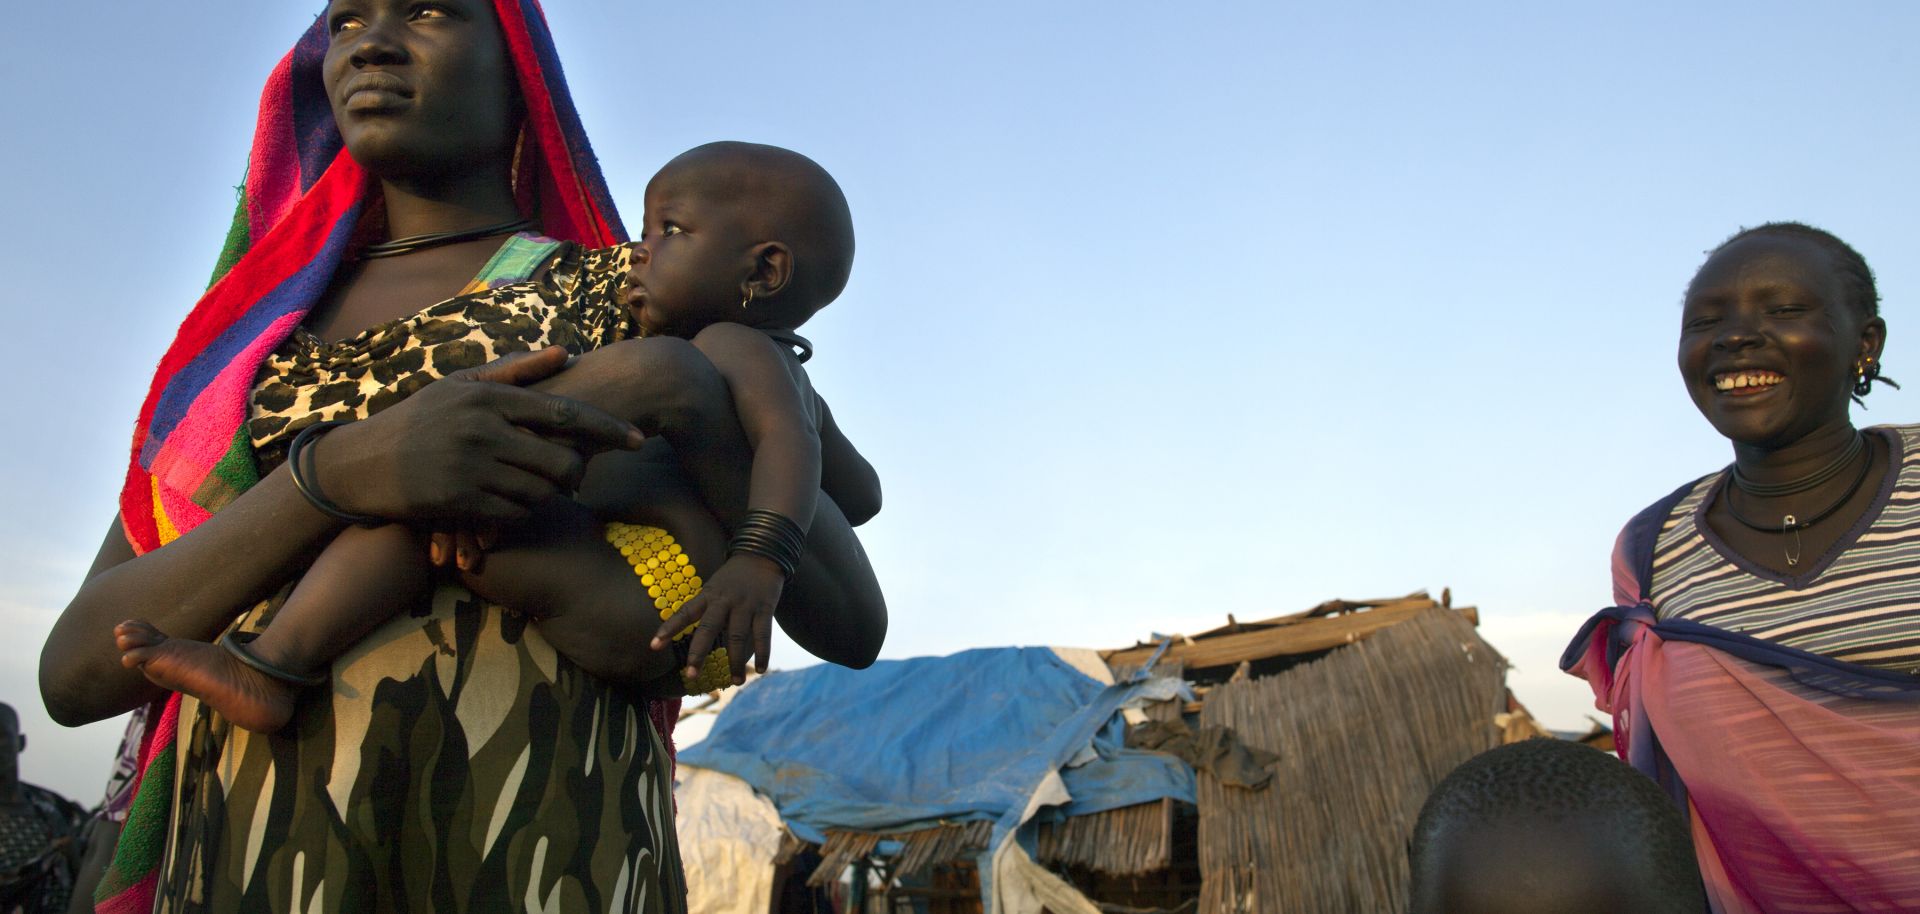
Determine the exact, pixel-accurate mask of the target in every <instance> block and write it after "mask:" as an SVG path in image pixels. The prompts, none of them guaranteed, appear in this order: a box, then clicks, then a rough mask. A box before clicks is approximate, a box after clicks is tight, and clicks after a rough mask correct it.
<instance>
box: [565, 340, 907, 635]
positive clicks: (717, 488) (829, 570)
mask: <svg viewBox="0 0 1920 914" xmlns="http://www.w3.org/2000/svg"><path fill="white" fill-rule="evenodd" d="M535 389H536V390H542V391H548V392H551V393H557V394H560V395H562V396H565V397H569V398H573V399H576V400H580V401H583V402H588V403H593V404H595V405H597V406H599V407H601V408H602V409H605V410H607V411H608V412H610V413H613V414H614V415H617V416H621V417H624V418H632V419H634V421H635V424H637V425H639V426H640V428H641V429H642V430H643V431H646V432H649V433H654V434H658V435H660V436H661V437H662V438H665V439H666V441H667V443H668V444H669V445H671V446H672V454H673V456H675V457H676V458H677V463H678V464H679V469H680V470H681V471H682V472H683V473H684V474H685V475H686V477H687V478H688V479H690V480H691V481H692V483H693V486H694V488H695V490H696V491H697V492H699V494H700V498H701V500H702V501H704V502H705V503H706V504H707V507H708V508H709V509H711V510H712V512H713V514H714V516H715V517H716V518H717V519H718V520H719V521H720V524H721V526H723V527H725V528H727V529H729V530H730V529H733V528H734V527H736V526H738V525H739V523H740V521H741V519H742V518H743V517H744V516H745V515H746V512H747V500H748V491H749V489H750V483H751V467H752V466H753V449H752V447H750V446H749V445H748V443H747V438H746V433H745V432H744V431H743V430H742V429H741V425H740V419H739V418H738V416H736V415H735V412H734V404H733V398H732V394H731V392H730V391H729V390H728V388H727V383H726V381H725V379H723V378H722V377H721V376H720V372H719V371H718V370H717V369H715V368H714V366H713V363H712V362H711V361H709V360H708V359H707V357H706V356H705V355H703V354H702V353H701V352H700V351H699V350H698V349H696V348H694V346H693V344H692V343H689V342H687V341H686V340H681V339H675V338H673V337H649V338H646V339H640V340H627V341H625V342H622V343H616V344H614V345H612V346H607V347H604V348H601V349H598V350H595V351H594V352H592V353H589V355H588V356H582V357H581V359H580V360H579V362H578V363H577V364H576V365H575V366H574V367H573V368H572V369H569V370H568V371H567V372H566V373H565V374H562V375H560V376H558V377H555V378H553V379H551V380H549V381H545V382H542V383H541V384H539V385H536V387H535ZM594 469H595V472H593V473H590V474H589V476H588V479H587V482H586V484H585V485H583V487H582V491H581V496H582V500H583V501H585V502H587V503H588V504H590V505H591V504H619V503H621V502H620V500H619V496H618V495H611V496H604V497H603V496H598V495H595V494H594V493H593V492H591V491H590V490H597V489H601V488H602V483H601V482H600V480H596V479H595V477H596V476H598V477H601V478H602V479H604V478H605V476H604V475H603V474H602V473H601V472H600V471H599V470H598V468H597V467H596V468H594ZM606 484H607V485H610V486H612V487H613V488H619V487H621V486H622V485H623V481H621V480H609V481H608V482H607V483H606ZM806 526H807V545H806V552H805V553H804V554H803V555H802V556H801V559H800V567H799V569H798V570H797V571H796V572H795V573H794V575H793V577H792V578H790V579H788V581H787V585H786V587H785V589H784V590H782V592H781V595H780V605H779V609H778V610H777V612H776V615H775V619H776V621H778V622H779V623H780V627H781V628H783V629H785V630H786V632H787V634H788V635H789V636H791V637H792V638H793V640H794V641H796V642H798V643H799V645H800V646H801V647H803V648H805V649H806V650H807V651H808V652H809V653H811V654H813V655H814V656H816V657H819V658H820V659H822V660H826V661H829V662H832V663H837V664H840V665H842V666H848V667H853V668H855V669H862V668H865V667H867V666H870V665H872V664H873V661H874V659H875V658H876V657H878V656H879V653H880V646H881V644H882V643H883V642H884V641H885V640H886V634H887V606H886V600H885V599H884V598H883V597H882V596H881V593H880V585H879V582H878V581H877V580H876V579H875V577H874V574H873V567H872V565H871V564H870V563H869V562H868V561H867V554H866V551H865V550H864V549H862V548H861V547H860V540H859V538H857V537H856V536H854V533H853V527H852V526H851V525H850V524H848V523H847V518H846V515H845V514H843V513H841V511H840V508H839V506H838V505H835V504H834V503H833V500H832V499H831V498H828V497H826V496H824V495H822V496H818V497H816V498H815V499H814V509H813V517H812V519H811V522H810V523H808V524H807V525H806ZM693 637H694V638H705V639H706V640H707V642H708V645H711V643H712V641H713V640H714V633H713V630H712V629H710V628H707V627H702V628H700V629H699V630H698V632H697V633H696V634H695V635H694V636H693ZM728 638H729V640H728V641H727V642H726V647H727V649H728V653H729V654H731V655H732V656H734V657H746V656H749V655H751V654H752V652H753V643H752V639H751V637H742V638H738V639H737V640H736V636H734V635H732V634H731V633H730V634H729V636H728ZM696 646H697V647H699V646H707V645H696Z"/></svg>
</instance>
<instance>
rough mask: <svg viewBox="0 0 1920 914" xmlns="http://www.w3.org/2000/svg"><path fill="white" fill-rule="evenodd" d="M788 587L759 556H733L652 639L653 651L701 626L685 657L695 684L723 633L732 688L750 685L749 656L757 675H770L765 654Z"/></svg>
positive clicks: (770, 646) (776, 569) (776, 570)
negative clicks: (782, 594) (774, 616)
mask: <svg viewBox="0 0 1920 914" xmlns="http://www.w3.org/2000/svg"><path fill="white" fill-rule="evenodd" d="M786 584H787V579H786V576H785V575H782V574H781V573H780V567H779V566H777V565H775V564H774V563H772V562H770V561H768V560H766V559H764V558H761V557H760V556H757V555H735V556H733V557H731V558H729V559H727V560H726V562H724V563H722V564H721V566H720V570H718V571H715V572H714V573H713V576H712V577H710V578H707V580H706V584H705V586H703V587H701V589H700V592H699V593H697V594H695V595H694V596H693V598H692V599H690V600H688V601H687V602H686V603H685V604H684V605H682V606H681V607H680V611H679V612H676V613H674V614H673V618H671V619H668V620H667V621H666V622H665V623H662V624H661V626H660V630H659V631H658V632H656V633H655V634H654V636H653V649H654V650H656V651H657V650H664V649H665V648H666V647H667V645H668V644H669V643H671V642H672V641H673V638H674V636H675V635H678V634H680V632H682V631H684V630H685V629H686V628H687V627H688V626H697V627H695V628H694V632H693V637H692V639H691V640H690V642H689V643H688V652H687V669H686V677H687V678H688V679H693V678H695V677H697V676H698V675H699V673H700V665H701V663H702V662H703V661H705V660H706V658H707V652H708V651H711V650H713V649H714V647H715V646H716V645H715V642H716V641H718V640H719V639H720V636H721V633H722V632H723V631H724V632H725V634H726V641H725V642H724V646H725V647H726V649H727V656H728V660H729V661H730V662H731V665H732V667H733V684H734V685H740V684H741V683H744V682H746V681H747V656H748V655H749V654H751V655H752V656H753V658H754V664H753V669H754V671H755V672H758V673H764V672H766V671H767V654H768V652H769V651H770V650H771V649H772V646H773V645H772V641H773V609H774V607H775V606H776V605H778V604H779V602H780V591H781V590H782V589H783V588H785V587H786Z"/></svg>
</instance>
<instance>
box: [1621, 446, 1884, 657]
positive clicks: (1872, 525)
mask: <svg viewBox="0 0 1920 914" xmlns="http://www.w3.org/2000/svg"><path fill="white" fill-rule="evenodd" d="M1867 431H1868V432H1869V433H1871V434H1877V435H1880V436H1881V437H1882V438H1884V439H1886V441H1887V444H1888V453H1889V454H1891V455H1893V458H1894V466H1895V467H1896V468H1897V472H1893V473H1888V474H1887V475H1886V478H1885V479H1884V481H1883V482H1882V483H1881V485H1880V491H1879V492H1877V493H1875V495H1874V499H1873V501H1872V502H1871V503H1870V504H1869V505H1868V507H1867V511H1866V513H1865V514H1863V515H1861V518H1860V520H1859V521H1857V522H1856V523H1855V524H1854V526H1853V529H1851V530H1848V531H1847V533H1846V534H1845V535H1844V536H1842V537H1841V539H1840V541H1839V542H1838V543H1837V544H1835V546H1834V548H1833V549H1832V550H1831V551H1829V552H1828V554H1827V555H1825V556H1822V557H1820V558H1819V559H1818V560H1817V561H1816V562H1815V563H1814V564H1813V565H1812V566H1810V567H1809V568H1808V570H1807V571H1806V573H1804V574H1801V575H1797V576H1792V577H1789V576H1786V575H1782V574H1778V573H1775V572H1773V571H1769V570H1767V569H1765V568H1761V567H1759V566H1758V565H1755V564H1753V563H1751V562H1748V561H1747V560H1746V559H1744V558H1741V557H1740V556H1739V555H1737V554H1736V553H1735V552H1734V551H1733V550H1732V549H1730V548H1728V547H1727V545H1726V543H1724V542H1723V541H1722V540H1721V539H1720V537H1719V536H1718V535H1717V534H1715V533H1714V532H1713V530H1712V529H1710V528H1709V527H1708V526H1707V524H1706V520H1705V518H1706V507H1707V500H1708V498H1709V496H1711V495H1712V493H1714V492H1716V491H1718V490H1719V488H1720V483H1721V480H1722V478H1723V477H1724V476H1725V475H1726V473H1727V471H1726V470H1722V471H1720V472H1718V473H1713V474H1711V475H1709V476H1706V477H1705V478H1703V479H1701V480H1699V481H1698V482H1696V483H1694V485H1693V489H1692V490H1691V491H1689V492H1688V493H1687V494H1686V496H1685V497H1683V498H1681V499H1680V501H1679V503H1678V504H1676V505H1675V506H1674V508H1673V510H1672V511H1671V512H1670V513H1669V514H1668V515H1667V519H1666V522H1665V524H1663V525H1662V527H1661V530H1660V535H1659V538H1658V539H1657V540H1656V541H1655V545H1654V560H1653V581H1652V587H1651V594H1650V596H1651V602H1652V604H1653V607H1654V612H1655V613H1656V614H1657V615H1658V616H1659V617H1660V618H1662V619H1689V620H1692V621H1694V622H1699V623H1701V624H1704V625H1711V626H1714V627H1716V628H1722V629H1727V630H1729V631H1736V632H1741V633H1744V634H1747V635H1751V636H1753V637H1756V638H1762V639H1765V640H1768V641H1773V642H1776V643H1779V644H1784V645H1787V646H1789V647H1796V648H1799V649H1801V650H1805V651H1810V652H1812V653H1816V654H1822V655H1825V656H1828V657H1832V658H1834V659H1836V660H1843V661H1846V662H1848V663H1857V664H1861V665H1863V666H1870V667H1878V668H1880V669H1888V670H1895V671H1899V672H1904V673H1911V674H1915V675H1920V425H1897V426H1876V427H1873V428H1870V429H1867Z"/></svg>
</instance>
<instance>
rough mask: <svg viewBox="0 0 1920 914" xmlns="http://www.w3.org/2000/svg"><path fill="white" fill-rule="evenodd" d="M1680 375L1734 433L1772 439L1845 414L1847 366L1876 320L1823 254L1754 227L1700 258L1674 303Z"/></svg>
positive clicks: (1874, 333) (1850, 370) (1874, 341)
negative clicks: (1680, 301) (1678, 304)
mask: <svg viewBox="0 0 1920 914" xmlns="http://www.w3.org/2000/svg"><path fill="white" fill-rule="evenodd" d="M1680 326H1681V330H1680V353H1679V361H1680V375H1681V377H1682V379H1683V380H1684V381H1685V382H1686V385H1687V392H1688V394H1690V395H1691V396H1692V397H1693V402H1694V405H1695V406H1698V407H1699V408H1700V412H1701V414H1702V415H1704V416H1706V417H1707V421H1708V422H1710V423H1712V424H1713V427H1714V429H1715V430H1717V431H1718V432H1720V434H1722V435H1725V436H1726V437H1727V438H1729V439H1732V440H1733V441H1734V442H1736V443H1740V444H1749V445H1756V446H1761V447H1767V448H1777V447H1781V446H1784V445H1787V444H1791V443H1793V442H1795V441H1798V440H1800V439H1801V438H1802V437H1804V436H1806V435H1807V434H1808V433H1810V432H1812V431H1814V430H1815V429H1818V428H1822V427H1824V426H1827V425H1831V424H1833V423H1836V422H1845V421H1847V410H1848V394H1849V393H1850V392H1851V390H1852V386H1853V378H1854V367H1855V365H1856V364H1858V363H1859V361H1860V360H1861V358H1863V357H1866V356H1871V357H1874V358H1878V357H1879V355H1880V344H1881V342H1882V339H1883V336H1884V332H1885V330H1884V326H1883V325H1882V324H1881V323H1880V321H1879V320H1878V319H1877V318H1872V317H1870V316H1869V315H1867V314H1866V313H1865V312H1864V311H1863V310H1862V308H1861V307H1860V306H1859V305H1857V304H1855V303H1853V302H1851V301H1849V300H1848V297H1847V294H1846V286H1845V284H1844V283H1843V282H1842V281H1841V278H1840V276H1839V274H1838V272H1837V271H1836V270H1835V268H1834V263H1833V260H1832V257H1831V256H1830V255H1829V254H1828V253H1827V252H1826V251H1825V250H1824V249H1822V248H1821V247H1820V246H1819V245H1818V244H1816V243H1814V242H1812V241H1809V240H1807V239H1804V238H1797V237H1792V236H1788V235H1783V234H1769V233H1766V232H1761V233H1758V234H1754V235H1750V236H1747V237H1745V238H1741V239H1739V240H1737V241H1735V242H1733V243H1731V244H1728V245H1727V246H1725V247H1723V248H1721V249H1720V250H1718V251H1716V252H1714V254H1713V256H1711V257H1709V258H1707V262H1706V263H1705V264H1704V265H1702V266H1701V267H1700V272H1699V273H1697V274H1695V276H1694V278H1693V282H1692V284H1690V285H1689V286H1688V287H1687V298H1686V303H1685V306H1684V308H1683V309H1682V313H1681V325H1680Z"/></svg>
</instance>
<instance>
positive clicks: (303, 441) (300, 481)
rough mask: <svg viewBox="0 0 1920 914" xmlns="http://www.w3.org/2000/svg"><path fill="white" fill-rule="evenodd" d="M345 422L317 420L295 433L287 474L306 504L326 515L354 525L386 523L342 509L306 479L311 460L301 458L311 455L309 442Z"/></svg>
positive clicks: (289, 449) (384, 519)
mask: <svg viewBox="0 0 1920 914" xmlns="http://www.w3.org/2000/svg"><path fill="white" fill-rule="evenodd" d="M346 424H347V422H346V420H344V419H330V420H328V421H325V422H315V423H314V424H312V425H309V426H307V427H306V428H303V429H301V430H300V434H298V435H295V436H293V443H292V444H290V445H288V446H287V474H288V475H289V476H292V477H293V487H294V488H295V489H298V490H300V494H301V495H302V496H304V497H305V498H306V499H307V503H308V504H310V505H312V506H313V507H314V508H315V510H318V511H319V512H320V513H321V514H325V515H326V516H328V517H331V518H333V519H334V520H337V521H340V522H341V523H344V524H354V525H356V526H360V527H380V526H385V525H386V523H387V519H386V518H384V517H374V516H373V515H371V514H352V513H349V512H347V511H346V510H344V509H342V508H341V507H340V506H339V505H336V504H334V503H333V501H332V500H331V499H329V498H327V497H326V496H325V495H322V494H320V487H319V486H317V485H314V483H313V480H311V479H308V478H307V468H306V466H305V464H306V463H309V462H311V461H310V460H302V458H303V457H307V456H308V455H307V445H309V444H312V443H313V442H315V441H317V440H319V438H320V436H321V435H324V434H326V433H327V432H330V431H332V430H334V429H336V428H339V427H340V426H342V425H346Z"/></svg>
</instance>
